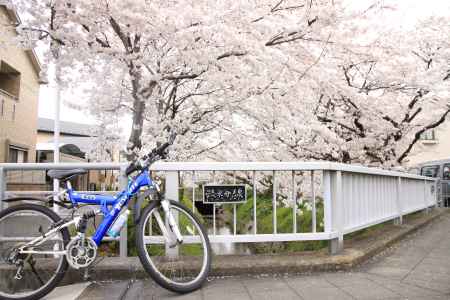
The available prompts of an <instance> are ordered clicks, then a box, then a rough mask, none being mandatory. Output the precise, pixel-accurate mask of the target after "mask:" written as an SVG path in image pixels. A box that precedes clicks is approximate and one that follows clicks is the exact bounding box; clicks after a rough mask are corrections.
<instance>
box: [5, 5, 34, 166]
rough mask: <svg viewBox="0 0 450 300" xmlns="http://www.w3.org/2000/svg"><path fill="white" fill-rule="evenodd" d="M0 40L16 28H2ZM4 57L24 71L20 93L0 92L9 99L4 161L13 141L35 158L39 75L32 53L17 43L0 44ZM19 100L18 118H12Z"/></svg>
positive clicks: (29, 159) (6, 100) (8, 37)
mask: <svg viewBox="0 0 450 300" xmlns="http://www.w3.org/2000/svg"><path fill="white" fill-rule="evenodd" d="M9 23H11V21H10V19H9V17H8V15H7V13H6V10H5V8H4V7H0V24H9ZM1 31H2V34H1V35H0V43H2V41H5V40H8V39H10V38H12V37H14V36H16V33H15V29H14V28H13V27H11V28H5V27H3V28H1ZM0 60H3V61H5V62H6V63H7V64H9V65H10V66H12V67H13V68H15V69H16V70H18V71H19V72H20V73H21V84H20V96H19V99H17V100H15V99H14V98H13V97H10V96H7V95H6V94H4V93H0V104H1V99H4V100H5V108H4V114H3V116H1V115H0V162H5V161H6V160H7V155H8V151H7V149H8V147H9V144H13V145H16V146H20V147H26V148H28V161H29V162H34V161H35V155H36V151H35V145H36V128H37V115H38V97H39V77H38V74H37V72H36V70H35V68H34V66H33V64H32V62H31V59H30V57H29V56H28V54H27V53H26V52H25V51H23V50H20V49H17V48H14V47H0ZM14 103H15V104H16V110H15V120H13V119H12V114H13V105H14Z"/></svg>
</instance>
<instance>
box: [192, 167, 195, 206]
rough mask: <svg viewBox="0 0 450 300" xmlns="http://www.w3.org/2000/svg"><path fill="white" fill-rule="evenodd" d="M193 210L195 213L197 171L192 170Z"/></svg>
mask: <svg viewBox="0 0 450 300" xmlns="http://www.w3.org/2000/svg"><path fill="white" fill-rule="evenodd" d="M192 212H193V213H195V171H192Z"/></svg>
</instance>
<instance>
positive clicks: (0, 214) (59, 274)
mask: <svg viewBox="0 0 450 300" xmlns="http://www.w3.org/2000/svg"><path fill="white" fill-rule="evenodd" d="M21 210H24V211H37V212H40V213H42V214H44V215H46V216H47V217H49V218H50V219H51V220H52V221H53V222H54V223H56V222H58V221H60V220H61V218H60V217H59V216H58V215H57V214H56V213H55V212H54V211H52V210H50V209H49V208H47V207H45V206H42V205H37V204H31V203H27V204H19V205H14V206H11V207H8V208H6V209H4V210H2V211H0V220H2V219H3V218H4V217H6V216H7V215H9V214H12V213H15V212H18V211H21ZM60 233H61V235H62V238H63V245H64V248H65V247H66V246H67V243H68V242H69V241H70V234H69V230H68V229H67V228H62V229H61V230H60ZM68 266H69V265H68V263H67V261H66V258H65V256H63V257H62V262H61V263H60V264H59V266H58V268H57V270H56V272H55V273H56V274H55V275H54V276H53V277H52V278H51V279H50V280H49V281H48V282H47V283H46V284H45V286H44V287H41V288H40V289H39V290H37V291H36V292H35V293H33V294H29V295H26V296H23V297H20V296H19V297H17V296H13V297H9V296H5V295H1V294H0V300H36V299H40V298H42V297H44V296H45V295H47V294H48V293H50V292H51V291H52V290H53V289H54V288H55V287H56V286H57V285H58V284H59V283H60V282H61V280H62V279H63V278H64V275H65V273H66V271H67V269H68ZM0 292H1V291H0Z"/></svg>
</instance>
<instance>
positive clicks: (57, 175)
mask: <svg viewBox="0 0 450 300" xmlns="http://www.w3.org/2000/svg"><path fill="white" fill-rule="evenodd" d="M86 173H87V171H86V170H85V169H72V170H50V171H48V172H47V175H48V176H49V177H51V178H53V179H59V180H68V179H70V178H72V177H74V176H78V175H81V174H86Z"/></svg>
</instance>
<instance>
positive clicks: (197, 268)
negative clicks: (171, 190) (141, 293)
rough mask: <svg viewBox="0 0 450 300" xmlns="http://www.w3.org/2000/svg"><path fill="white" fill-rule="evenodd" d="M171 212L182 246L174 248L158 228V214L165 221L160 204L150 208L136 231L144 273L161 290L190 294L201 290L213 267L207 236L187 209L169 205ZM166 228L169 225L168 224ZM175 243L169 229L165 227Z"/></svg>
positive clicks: (157, 202) (142, 217)
mask: <svg viewBox="0 0 450 300" xmlns="http://www.w3.org/2000/svg"><path fill="white" fill-rule="evenodd" d="M169 210H170V212H171V213H172V215H173V216H174V217H175V219H176V220H177V224H178V228H179V230H180V233H181V235H182V236H183V243H182V244H179V243H177V245H176V246H175V247H172V248H171V245H168V244H167V242H166V240H165V239H164V237H163V234H162V233H163V230H162V229H161V228H160V226H159V225H158V222H157V220H156V218H157V217H158V216H157V214H159V216H160V217H161V219H162V220H165V219H166V216H165V214H164V210H163V209H162V207H161V206H160V202H159V201H154V202H152V203H151V204H150V205H149V206H147V207H146V208H145V209H144V211H143V213H142V216H141V219H140V221H139V224H138V226H137V228H136V243H137V247H138V254H139V259H140V261H141V263H142V265H143V266H144V268H145V270H146V271H147V272H148V273H149V274H150V276H151V277H152V278H153V279H154V280H155V281H156V282H157V283H158V284H160V285H161V286H162V287H164V288H166V289H168V290H171V291H174V292H177V293H188V292H191V291H194V290H196V289H198V288H200V287H201V286H202V284H203V283H204V282H205V280H206V277H207V276H208V272H209V269H210V266H211V247H210V244H209V239H208V235H207V234H206V231H205V229H204V228H203V226H202V225H201V223H200V221H199V219H198V218H197V217H196V216H195V215H194V214H193V213H192V212H191V211H190V210H189V209H188V208H186V207H185V206H183V205H181V204H180V203H178V202H174V201H170V208H169ZM165 223H166V224H167V222H165ZM165 228H166V230H168V231H169V234H170V235H172V237H173V238H174V239H175V236H174V234H173V233H172V232H171V229H170V226H165Z"/></svg>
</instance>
